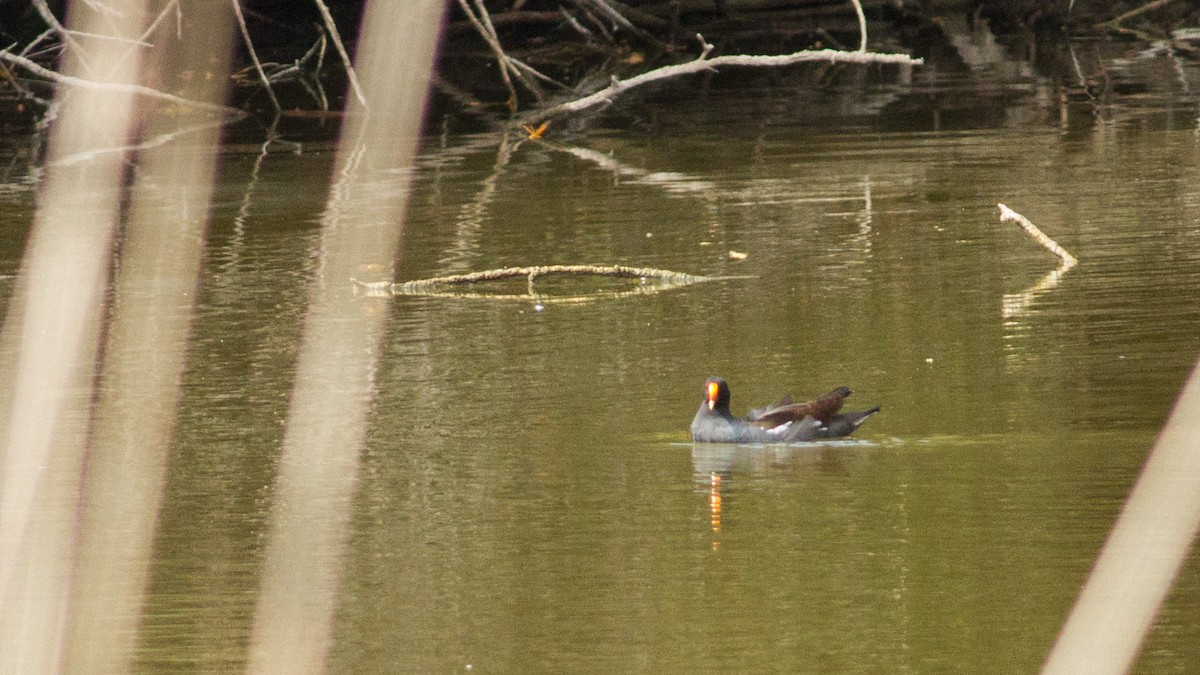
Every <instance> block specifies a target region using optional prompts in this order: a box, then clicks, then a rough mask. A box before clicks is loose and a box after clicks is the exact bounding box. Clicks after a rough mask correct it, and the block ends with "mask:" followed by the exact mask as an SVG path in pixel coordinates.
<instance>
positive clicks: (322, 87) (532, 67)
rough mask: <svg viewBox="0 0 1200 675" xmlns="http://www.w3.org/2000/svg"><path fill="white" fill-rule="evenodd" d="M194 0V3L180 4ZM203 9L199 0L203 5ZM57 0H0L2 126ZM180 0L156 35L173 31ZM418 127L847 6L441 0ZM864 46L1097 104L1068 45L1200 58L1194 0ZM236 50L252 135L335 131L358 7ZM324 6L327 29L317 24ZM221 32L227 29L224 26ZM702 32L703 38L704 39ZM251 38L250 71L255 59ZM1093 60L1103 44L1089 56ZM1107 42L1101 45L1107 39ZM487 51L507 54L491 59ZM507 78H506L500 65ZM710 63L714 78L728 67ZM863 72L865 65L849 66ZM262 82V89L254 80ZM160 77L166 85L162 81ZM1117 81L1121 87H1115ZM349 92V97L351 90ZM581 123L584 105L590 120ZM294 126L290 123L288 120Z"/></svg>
mask: <svg viewBox="0 0 1200 675" xmlns="http://www.w3.org/2000/svg"><path fill="white" fill-rule="evenodd" d="M191 1H192V2H195V1H201V0H191ZM202 1H205V2H210V1H212V0H202ZM65 4H66V3H65V2H61V1H60V2H42V1H38V2H25V1H24V0H20V1H18V0H0V27H2V28H0V39H2V40H3V44H2V45H0V48H2V49H3V50H4V51H5V52H7V53H8V54H10V55H19V58H21V59H25V60H27V61H28V62H32V63H33V64H36V65H37V66H40V67H41V68H42V69H44V70H43V71H42V72H33V71H32V70H31V67H28V66H26V67H23V66H22V64H21V63H16V62H14V61H13V60H11V59H10V60H8V61H0V66H2V68H3V69H2V70H0V130H3V131H4V132H5V133H6V134H13V133H22V132H24V133H27V132H30V131H34V130H36V129H37V128H38V127H39V122H41V121H43V120H45V119H46V118H47V117H48V116H52V112H51V113H48V111H49V110H50V102H51V100H52V98H53V91H54V86H55V85H54V83H53V82H51V77H50V76H51V75H52V74H53V73H54V72H57V70H58V67H59V63H58V61H59V58H60V56H61V54H62V53H63V39H62V37H61V35H60V33H61V31H56V30H55V26H53V25H52V23H51V21H50V19H49V18H48V15H52V16H53V17H55V18H56V19H57V21H58V22H60V23H61V22H63V21H64V20H65V17H64V13H65V12H64V7H65ZM188 4H189V3H188V2H186V1H185V2H181V3H180V5H179V9H178V10H177V15H176V16H173V17H171V19H170V20H169V21H165V22H163V23H169V24H171V26H170V29H169V30H165V31H164V34H167V35H168V36H169V35H174V34H175V33H176V32H178V34H179V35H182V36H184V39H187V38H188V30H187V11H188ZM446 6H447V17H446V22H445V25H444V29H443V40H442V47H441V51H440V57H439V61H438V65H437V70H436V72H435V75H434V86H433V97H432V99H431V104H430V106H431V109H430V114H429V115H428V117H427V125H428V127H429V128H430V130H442V131H445V130H451V131H475V130H482V129H488V128H499V127H502V126H504V125H506V124H507V125H509V126H514V120H516V121H517V122H519V121H521V120H522V119H529V120H533V121H536V122H540V121H542V120H541V119H540V118H539V117H538V115H539V112H538V111H544V110H546V109H547V108H550V107H552V106H554V105H556V104H559V103H562V102H564V101H570V100H573V99H578V98H580V97H582V96H585V95H588V94H592V93H594V92H596V91H598V90H601V89H604V88H605V87H606V86H609V85H610V84H611V83H613V82H615V81H618V80H621V81H625V80H628V79H629V78H631V77H634V76H637V75H639V74H643V73H647V72H648V71H651V70H653V69H655V68H661V67H663V66H666V65H670V64H680V63H686V62H688V61H692V60H695V59H697V58H698V57H700V56H701V55H702V54H703V53H705V52H703V51H702V50H704V49H708V50H709V51H708V52H707V54H708V56H709V57H717V56H727V55H734V54H744V55H782V54H793V53H796V52H801V51H804V50H820V49H836V50H843V51H853V50H855V49H857V48H858V47H859V39H860V31H859V20H858V16H857V13H856V7H855V3H853V2H851V1H849V0H669V1H668V0H487V1H486V2H483V1H481V0H449V1H448V2H447V3H446ZM861 7H862V9H863V13H864V16H865V20H866V25H867V30H868V37H869V40H868V43H867V45H866V49H867V50H868V51H870V52H874V53H891V54H905V55H911V56H912V57H914V58H917V59H922V60H923V62H924V66H925V67H927V68H930V69H933V70H935V71H936V72H938V73H941V74H943V76H944V75H946V74H948V75H950V76H954V75H955V74H961V73H966V72H969V71H970V68H971V66H970V62H969V57H968V56H967V55H965V54H964V53H963V47H962V45H961V40H957V41H956V39H955V37H956V36H955V35H954V33H953V31H951V30H950V29H949V28H948V25H949V24H950V23H953V24H954V25H955V26H959V27H960V30H961V27H962V26H965V27H966V30H968V31H971V32H972V33H974V34H980V33H982V34H986V35H989V36H991V37H992V38H994V39H995V41H996V42H997V43H999V44H1000V45H1002V46H1003V47H1004V48H1005V49H1008V50H1009V51H1010V52H1012V53H1015V54H1020V55H1022V58H1024V59H1026V60H1028V61H1029V63H1030V64H1031V66H1032V68H1033V69H1034V71H1035V72H1037V73H1039V74H1041V75H1043V76H1045V77H1047V78H1049V79H1051V80H1052V81H1054V82H1056V83H1058V85H1059V86H1060V87H1061V92H1062V95H1063V97H1065V98H1068V99H1078V100H1093V101H1103V100H1106V99H1108V98H1109V97H1112V96H1117V95H1120V94H1122V93H1129V91H1131V90H1137V89H1138V88H1140V87H1141V86H1142V85H1141V84H1140V83H1133V84H1129V83H1125V84H1124V85H1122V83H1120V82H1116V81H1115V80H1114V78H1113V77H1112V70H1113V69H1112V67H1111V64H1110V63H1109V62H1108V61H1107V57H1106V56H1105V57H1098V56H1093V55H1085V56H1084V57H1082V58H1081V57H1079V56H1077V55H1076V54H1074V53H1068V52H1067V50H1065V49H1064V48H1063V45H1064V44H1065V43H1066V42H1067V40H1068V39H1072V40H1076V41H1078V40H1085V41H1090V42H1092V43H1105V44H1107V45H1112V44H1118V45H1129V46H1130V49H1133V50H1138V49H1145V48H1146V47H1147V45H1152V46H1154V48H1156V49H1165V50H1168V51H1170V52H1172V53H1174V54H1176V55H1179V56H1182V57H1194V56H1195V54H1196V53H1198V52H1200V35H1198V34H1197V31H1196V30H1195V29H1192V30H1180V29H1181V28H1182V27H1185V26H1195V25H1197V24H1198V23H1200V9H1198V8H1196V7H1195V6H1194V5H1193V3H1190V2H1181V1H1171V0H1156V1H1153V2H1141V1H1138V2H1118V1H1113V0H1099V1H1086V0H1079V1H1075V0H1063V1H1062V2H1054V3H1044V2H1032V1H1028V0H983V1H981V2H957V1H946V2H925V3H905V2H896V1H894V0H863V1H862V3H861ZM241 8H242V14H243V17H244V20H245V24H246V29H247V33H248V35H249V43H247V41H246V40H245V39H241V40H240V41H239V42H238V47H237V50H236V54H235V56H234V66H233V73H232V74H230V75H228V76H229V77H231V79H232V80H233V84H234V85H235V86H231V87H230V88H229V92H228V94H227V103H228V105H229V106H230V107H231V108H235V109H237V110H241V111H245V112H246V113H249V115H250V116H251V117H253V118H255V119H258V120H266V121H265V122H263V124H260V125H256V126H255V128H258V129H261V128H262V127H263V126H264V125H265V124H267V123H269V122H270V121H271V120H272V119H273V118H274V116H275V115H274V113H275V106H274V103H273V99H274V100H278V105H279V108H280V109H281V110H282V113H283V116H282V119H283V121H282V123H281V127H280V128H281V130H285V129H286V130H294V131H295V132H296V133H298V134H301V135H305V136H313V137H321V136H324V135H327V136H329V137H332V135H333V134H334V133H336V130H337V128H338V126H339V124H338V120H339V119H340V111H341V110H342V107H343V104H344V101H345V96H346V95H347V93H348V91H350V87H349V83H348V78H347V71H346V69H345V68H344V67H343V63H342V59H341V58H339V54H338V52H337V51H336V50H335V48H334V43H335V42H336V40H335V39H331V38H340V39H341V40H342V41H343V42H344V44H345V49H346V51H347V52H348V54H349V56H350V58H353V54H354V51H355V42H356V38H357V28H358V22H359V18H360V13H361V11H362V2H361V0H359V1H342V0H324V1H323V2H322V1H321V0H312V1H309V2H285V1H283V0H259V1H251V2H243V3H242V4H241ZM321 8H325V9H327V10H328V12H329V15H328V16H329V19H330V20H331V21H332V25H333V26H335V27H336V32H337V35H336V36H335V35H334V34H333V33H331V32H330V31H329V30H327V29H326V28H323V26H327V25H329V24H328V23H323V15H322V12H321V11H319V10H320V9H321ZM235 30H236V29H235ZM700 37H702V38H703V41H701V39H700ZM248 44H250V45H253V48H254V49H253V55H256V56H257V57H258V59H259V61H260V62H261V64H262V66H263V74H262V75H260V74H259V72H258V70H257V68H256V67H255V66H254V63H253V58H252V52H251V50H250V49H249V48H248V46H247V45H248ZM1094 51H1096V52H1097V54H1098V53H1099V51H1100V50H1098V49H1097V50H1094ZM1108 53H1111V50H1109V52H1108ZM501 60H503V61H505V62H506V63H507V64H508V67H506V68H503V69H502V68H500V67H499V66H498V64H499V63H500V62H501ZM502 70H503V71H507V72H502ZM730 70H731V69H725V70H723V71H722V72H730ZM863 70H866V74H865V75H864V73H863V72H862V71H863ZM896 70H897V68H896V67H895V66H891V65H881V64H874V65H870V66H868V67H867V68H865V69H864V68H863V67H862V66H860V65H858V64H846V63H832V62H814V63H808V64H803V65H796V66H787V67H785V68H742V69H737V70H734V71H733V72H736V73H737V76H736V77H726V78H721V77H720V76H717V77H715V78H714V77H713V76H712V75H711V72H712V71H707V72H704V73H703V74H700V75H691V76H689V77H684V78H678V80H677V81H672V80H670V79H664V80H663V81H661V82H657V83H655V84H654V85H653V86H651V87H646V88H644V89H641V90H638V91H637V92H635V93H631V94H628V95H626V94H622V95H621V96H620V100H616V98H617V97H614V100H612V101H606V104H605V105H603V106H598V107H596V108H592V109H591V112H594V111H596V110H608V111H610V112H616V113H618V114H617V121H618V123H620V124H636V123H637V117H638V116H637V115H629V116H625V117H621V115H620V114H619V113H620V111H622V110H623V109H625V108H627V107H628V106H630V105H636V104H637V102H639V101H641V100H643V98H644V97H645V96H646V95H649V94H652V95H653V96H654V99H655V101H656V102H657V104H658V105H664V104H665V105H670V102H671V101H679V100H682V99H690V98H694V97H695V96H696V92H697V89H700V90H701V91H707V90H708V88H709V87H711V86H718V87H720V86H725V87H733V88H747V87H758V88H762V87H766V88H770V87H782V86H785V85H786V86H787V87H789V88H794V87H796V86H811V87H820V88H826V89H828V88H836V87H837V86H839V85H841V84H844V83H846V82H853V83H857V82H862V81H863V80H864V78H865V79H867V80H868V81H871V78H874V81H882V82H889V81H894V80H895V79H896ZM264 75H265V76H266V77H267V78H269V81H270V83H271V84H270V87H269V91H268V87H267V86H266V85H264V83H263V76H264ZM212 76H214V74H212V73H202V74H198V73H186V72H185V73H176V74H172V75H171V76H163V78H162V80H163V81H161V82H156V83H146V85H145V86H147V87H150V88H152V89H155V90H158V91H162V92H163V93H168V94H174V95H177V96H182V97H184V98H186V97H187V93H186V92H187V90H188V82H189V81H190V80H192V79H194V78H196V77H212ZM172 79H173V80H174V81H173V82H172V81H171V80H172ZM1123 86H1124V88H1123ZM351 95H352V94H351ZM593 117H594V116H593ZM302 130H303V131H302Z"/></svg>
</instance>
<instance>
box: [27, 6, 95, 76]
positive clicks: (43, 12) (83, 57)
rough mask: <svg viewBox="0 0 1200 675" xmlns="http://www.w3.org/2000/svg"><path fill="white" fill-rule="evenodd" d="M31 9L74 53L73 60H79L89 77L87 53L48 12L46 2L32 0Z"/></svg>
mask: <svg viewBox="0 0 1200 675" xmlns="http://www.w3.org/2000/svg"><path fill="white" fill-rule="evenodd" d="M33 7H34V9H36V10H37V12H38V14H39V15H40V16H41V17H42V20H43V21H45V22H46V25H47V26H50V28H51V29H52V30H53V31H54V32H55V33H57V34H58V36H59V37H60V38H61V39H62V41H63V44H65V45H67V46H68V47H70V48H71V51H72V53H74V55H75V58H76V59H78V60H79V65H80V66H81V67H82V68H83V69H84V71H86V72H87V74H88V75H91V74H92V68H91V66H90V65H89V64H88V62H87V52H85V51H84V50H83V47H82V46H80V44H79V43H78V42H76V41H75V38H74V37H73V36H72V35H71V32H70V31H68V30H67V29H66V27H65V26H63V25H62V24H61V23H60V22H59V20H58V17H56V16H54V12H51V11H50V6H49V5H47V4H46V0H33Z"/></svg>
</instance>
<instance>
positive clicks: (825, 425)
mask: <svg viewBox="0 0 1200 675" xmlns="http://www.w3.org/2000/svg"><path fill="white" fill-rule="evenodd" d="M850 394H851V391H850V389H849V388H847V387H838V388H837V389H834V390H833V391H831V392H829V393H827V394H825V395H823V396H821V397H820V398H816V399H814V400H812V401H806V402H804V403H795V402H793V401H792V398H791V396H786V397H784V399H783V400H782V401H780V402H779V403H777V404H775V405H773V406H768V407H766V408H758V409H755V410H751V411H750V414H749V415H747V416H746V417H744V418H741V417H734V416H733V413H731V412H730V411H729V398H730V395H729V385H728V384H727V383H726V382H725V380H723V379H721V378H719V377H711V378H709V379H708V381H707V382H705V383H704V402H703V403H701V404H700V409H699V410H697V411H696V416H695V417H694V418H692V440H693V441H696V442H698V443H795V442H802V441H815V440H822V439H827V438H840V437H842V436H849V435H850V434H852V433H854V430H855V429H857V428H858V427H859V426H860V425H861V424H862V423H863V422H865V421H866V420H867V418H868V417H870V416H871V415H874V414H875V413H877V412H879V410H880V408H879V406H875V407H873V408H870V409H868V410H863V411H860V412H850V413H840V412H839V411H840V410H841V409H842V404H843V403H844V402H845V400H846V397H847V396H849V395H850Z"/></svg>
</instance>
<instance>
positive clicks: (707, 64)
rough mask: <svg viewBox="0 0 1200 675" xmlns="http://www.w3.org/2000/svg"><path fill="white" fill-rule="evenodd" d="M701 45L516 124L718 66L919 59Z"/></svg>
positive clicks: (911, 63) (914, 60)
mask: <svg viewBox="0 0 1200 675" xmlns="http://www.w3.org/2000/svg"><path fill="white" fill-rule="evenodd" d="M696 37H697V38H698V39H699V40H700V42H701V43H702V44H703V45H704V47H703V50H702V51H701V53H700V56H699V58H697V59H695V60H693V61H688V62H687V63H679V64H676V65H671V66H663V67H662V68H656V69H655V70H651V71H649V72H646V73H642V74H641V75H637V76H635V77H631V78H629V79H628V80H617V79H616V78H613V82H612V84H610V85H609V86H607V87H605V88H604V89H601V90H600V91H598V92H596V93H594V94H590V95H588V96H584V97H582V98H577V99H574V100H572V101H567V102H566V103H560V104H558V105H556V106H553V107H551V108H547V109H546V110H542V111H538V112H535V113H532V114H531V115H529V116H527V117H525V118H524V119H521V120H520V123H522V124H535V123H537V122H541V121H543V120H547V119H551V118H554V117H559V116H562V115H566V114H570V113H574V112H579V111H580V110H586V109H587V108H591V107H593V106H597V105H601V104H605V103H609V102H611V101H612V99H614V98H616V97H617V96H619V95H621V94H623V93H625V92H626V91H629V90H630V89H633V88H635V87H640V86H642V85H643V84H648V83H650V82H655V81H658V80H665V79H669V78H672V77H679V76H680V75H690V74H692V73H699V72H704V71H713V70H716V69H717V68H719V67H721V66H742V67H755V68H762V67H778V66H788V65H792V64H795V63H804V62H811V61H827V62H829V63H858V64H867V63H886V64H895V65H909V66H915V65H921V64H922V63H923V61H922V60H921V59H917V58H913V57H911V56H909V55H907V54H879V53H875V52H862V51H856V52H845V51H839V50H835V49H816V50H808V51H802V52H795V53H792V54H782V55H779V56H759V55H746V54H730V55H727V56H715V57H713V58H709V57H708V54H709V52H711V51H712V48H713V47H712V45H710V44H708V43H707V42H704V38H703V37H701V36H699V35H697V36H696Z"/></svg>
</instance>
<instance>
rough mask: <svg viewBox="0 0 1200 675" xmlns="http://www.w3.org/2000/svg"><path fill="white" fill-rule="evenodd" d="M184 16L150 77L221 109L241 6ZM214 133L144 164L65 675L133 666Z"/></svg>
mask: <svg viewBox="0 0 1200 675" xmlns="http://www.w3.org/2000/svg"><path fill="white" fill-rule="evenodd" d="M166 2H167V0H157V2H155V3H150V4H157V5H164V4H166ZM146 9H157V8H156V7H154V8H152V7H147V8H146ZM179 13H180V14H179V18H180V21H181V24H180V28H181V30H180V32H179V33H176V30H175V28H176V27H175V25H169V26H167V27H166V28H165V29H164V30H160V31H158V32H156V33H155V34H154V35H153V36H152V38H151V42H152V44H153V47H152V48H151V49H150V50H148V51H147V52H146V54H145V56H144V58H143V61H142V73H143V78H146V79H150V80H152V81H154V82H157V83H159V84H160V86H165V87H168V88H169V89H170V90H172V91H175V90H176V89H177V88H178V89H184V90H185V91H186V92H187V95H188V97H189V98H191V99H193V100H196V101H202V102H205V103H212V104H219V103H220V102H221V100H222V98H223V95H224V90H225V83H226V82H228V78H227V77H225V76H224V75H225V74H226V73H228V72H229V68H228V63H227V61H228V58H229V47H230V39H231V37H232V35H233V32H232V22H231V12H230V7H229V5H227V4H225V3H220V2H213V1H212V0H183V2H181V3H180V7H179ZM152 16H153V15H151V17H152ZM173 23H174V22H172V24H173ZM200 37H202V38H203V39H197V38H200ZM206 73H210V74H212V76H208V75H206ZM190 117H191V116H189V115H181V114H179V113H178V112H176V113H175V114H170V115H156V116H153V117H151V118H149V119H147V120H146V122H145V124H144V128H145V130H146V133H147V134H148V135H152V136H157V135H160V134H170V133H173V132H176V131H178V130H179V129H181V128H184V127H187V126H188V125H193V124H195V120H194V119H189V118H190ZM211 121H212V123H211V124H209V125H208V126H207V127H206V128H204V129H203V130H202V131H200V132H196V133H191V134H189V135H187V136H186V137H185V140H184V141H182V142H180V141H176V142H174V143H169V144H166V145H162V146H157V147H152V148H150V149H147V150H144V151H142V152H141V153H139V155H138V156H137V158H136V159H137V170H136V176H135V178H134V181H133V185H132V188H131V192H130V200H129V206H128V211H127V217H126V219H125V226H124V228H123V229H124V231H123V234H122V236H121V238H120V260H121V264H120V266H119V271H118V274H117V276H116V278H115V279H114V285H113V296H114V297H113V302H112V309H111V311H110V315H109V317H108V318H107V320H106V321H105V332H106V339H105V346H104V350H103V354H104V358H103V364H102V365H101V371H100V379H99V391H98V392H97V394H96V395H95V397H94V401H95V417H94V423H93V426H92V432H91V434H90V442H89V449H88V452H87V459H86V470H85V472H84V478H83V493H82V494H83V497H82V501H81V504H80V508H79V512H78V519H79V528H78V535H77V542H78V545H77V546H78V549H77V550H78V552H77V556H76V565H75V573H74V576H73V583H72V588H71V594H70V603H69V616H68V618H67V635H66V648H65V651H64V668H63V670H64V671H65V672H71V673H115V672H129V671H130V670H131V669H132V666H133V661H134V653H135V648H136V645H137V637H138V627H139V624H140V617H141V614H142V608H143V604H144V601H145V594H146V588H147V585H148V578H149V570H150V560H151V554H152V552H153V543H154V532H155V527H156V525H157V520H158V513H159V505H160V503H161V501H162V495H163V491H164V489H165V483H166V473H167V453H168V450H169V448H170V441H171V435H172V431H173V428H174V423H175V418H176V415H175V410H176V403H177V401H178V397H179V388H180V381H181V378H182V372H183V369H184V362H185V354H186V349H187V342H188V337H189V334H190V328H191V322H192V318H193V310H194V299H195V296H196V286H197V281H198V277H199V266H200V257H201V252H202V245H203V241H204V235H205V231H206V229H207V224H208V218H209V206H210V201H211V195H212V187H213V174H214V170H215V168H216V153H217V144H218V142H219V132H220V126H219V124H218V122H219V120H216V119H215V118H214V119H213V120H211Z"/></svg>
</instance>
